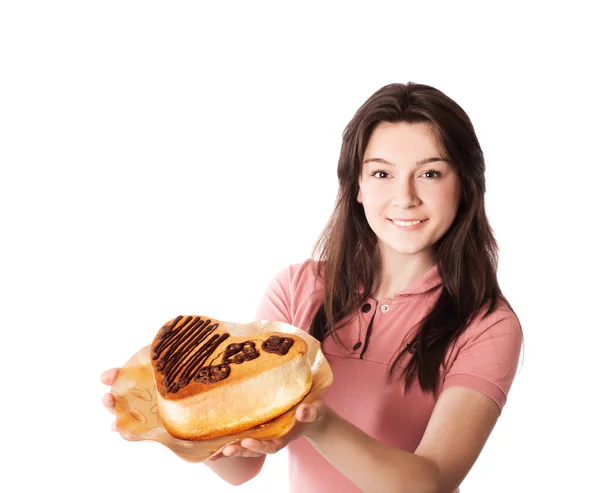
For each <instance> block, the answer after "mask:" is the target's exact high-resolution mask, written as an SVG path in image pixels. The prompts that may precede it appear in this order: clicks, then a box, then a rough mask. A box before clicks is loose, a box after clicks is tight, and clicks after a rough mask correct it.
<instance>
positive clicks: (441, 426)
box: [220, 386, 500, 493]
mask: <svg viewBox="0 0 600 493" xmlns="http://www.w3.org/2000/svg"><path fill="white" fill-rule="evenodd" d="M499 414H500V410H499V407H498V405H497V404H496V403H495V402H494V400H493V399H491V398H490V397H488V396H487V395H485V394H483V393H481V392H479V391H477V390H473V389H470V388H466V387H458V386H455V387H449V388H447V389H446V390H444V391H443V392H442V394H441V395H440V397H439V399H438V402H437V404H436V406H435V408H434V411H433V414H432V415H431V418H430V420H429V423H428V425H427V429H426V430H425V434H424V436H423V439H422V440H421V443H420V444H419V447H418V448H417V450H416V451H415V453H414V454H413V453H409V452H404V451H402V450H398V449H395V448H393V447H390V446H388V445H385V444H383V443H380V442H378V441H377V440H375V439H374V438H372V437H370V436H369V435H367V434H366V433H364V432H363V431H361V430H360V429H358V428H357V427H356V426H354V425H353V424H351V423H349V422H348V421H346V420H344V419H343V418H341V417H340V416H338V415H337V414H336V413H335V412H334V411H333V410H331V409H330V408H329V407H327V406H326V405H325V403H324V402H323V401H322V400H320V399H318V400H317V401H315V402H313V403H312V404H303V405H301V406H300V407H299V408H298V410H297V412H296V418H297V420H298V425H297V428H296V430H294V431H293V432H292V433H290V434H289V435H288V436H286V437H284V438H283V439H280V440H253V439H245V440H243V441H242V442H241V444H239V445H230V446H228V447H226V448H225V449H224V450H223V452H222V454H221V455H220V456H221V457H229V458H231V457H240V456H243V455H245V454H248V453H251V452H255V453H263V454H273V453H276V452H277V451H278V450H280V449H281V448H283V447H284V446H285V445H286V444H287V443H288V442H289V441H290V440H293V439H294V438H295V437H296V436H297V435H298V434H302V435H304V436H305V437H306V438H307V439H308V440H309V441H310V443H311V444H312V445H313V447H314V448H315V449H316V450H317V451H318V452H319V453H320V454H321V455H323V457H325V459H327V460H328V461H329V462H330V463H331V464H332V465H333V466H334V467H336V468H337V469H338V470H339V471H340V472H341V473H342V474H344V475H345V476H346V477H347V478H348V479H350V480H351V481H352V482H353V483H354V484H356V485H357V486H358V487H359V488H360V489H361V490H362V491H364V492H365V493H405V492H406V493H452V492H454V491H455V490H456V488H458V486H459V485H460V483H461V482H462V480H463V479H464V478H465V476H466V475H467V473H468V472H469V470H470V469H471V467H472V466H473V464H474V463H475V460H476V459H477V457H478V456H479V454H480V452H481V450H482V449H483V446H484V444H485V442H486V440H487V438H488V437H489V435H490V433H491V431H492V429H493V428H494V425H495V424H496V421H497V419H498V416H499ZM221 460H222V459H221Z"/></svg>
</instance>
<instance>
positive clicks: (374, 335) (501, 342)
mask: <svg viewBox="0 0 600 493" xmlns="http://www.w3.org/2000/svg"><path fill="white" fill-rule="evenodd" d="M313 267H314V263H313V262H312V261H311V260H307V261H305V262H303V263H301V264H295V265H291V266H289V267H287V268H285V269H284V270H282V271H281V272H280V273H279V274H278V275H277V276H276V277H275V279H273V281H272V282H271V284H270V286H269V287H268V289H267V292H266V294H265V296H264V298H263V300H262V302H261V304H260V306H259V309H258V312H257V316H256V319H257V320H277V321H280V322H285V323H288V324H291V325H294V326H295V327H298V328H300V329H303V330H305V331H308V329H309V327H310V323H311V321H312V318H313V316H314V314H315V312H316V311H317V309H318V307H319V305H320V303H321V300H322V295H323V289H322V283H321V280H320V279H317V278H316V276H315V273H314V269H313ZM441 288H442V282H441V279H440V277H439V274H438V271H437V267H433V268H432V269H431V270H429V271H428V272H427V273H425V274H424V275H423V276H422V277H421V278H420V279H417V280H416V281H415V282H414V283H413V284H412V285H410V286H409V287H408V288H407V289H405V290H404V291H402V292H401V293H399V294H398V295H396V296H394V297H393V298H389V299H383V300H381V301H379V302H378V301H376V300H375V299H373V298H369V299H368V300H367V302H366V303H365V304H364V305H363V307H362V308H361V309H360V310H359V313H358V316H357V317H356V319H355V320H354V321H353V322H351V323H349V324H347V325H346V326H345V327H344V328H342V329H340V330H339V331H338V333H339V335H340V338H341V340H342V341H343V343H344V345H345V346H346V347H347V348H348V349H345V348H344V347H341V346H340V345H338V344H337V343H336V342H335V341H334V340H333V339H332V338H331V337H328V338H326V339H325V341H324V342H323V344H322V349H323V352H324V353H325V356H326V357H327V360H328V361H329V363H330V365H331V369H332V371H333V384H332V385H331V387H329V388H328V389H327V390H325V391H324V392H323V399H324V400H325V402H326V403H327V404H328V405H329V406H330V407H331V408H332V409H334V410H335V411H336V412H337V413H338V414H340V415H341V416H342V417H343V418H345V419H346V420H348V421H350V422H351V423H353V424H354V425H355V426H357V427H358V428H360V429H361V430H363V431H364V432H365V433H367V434H369V435H370V436H372V437H373V438H375V439H377V440H379V441H380V442H383V443H386V444H388V445H390V446H393V447H395V448H398V449H401V450H405V451H408V452H414V451H415V450H416V448H417V446H418V445H419V442H420V440H421V438H422V437H423V434H424V432H425V428H426V427H427V423H428V421H429V418H430V416H431V413H432V411H433V407H434V405H435V399H434V398H433V397H432V396H431V395H430V394H425V393H423V392H422V391H421V390H420V387H419V386H418V385H415V386H413V387H412V388H411V389H410V390H409V391H408V392H407V393H404V392H403V391H402V388H401V384H400V383H399V382H394V383H392V384H388V383H387V381H386V372H387V369H388V365H389V363H390V362H391V361H393V358H394V355H395V353H396V351H397V349H398V348H399V347H400V344H401V343H402V340H403V338H404V336H405V335H406V334H407V332H408V331H409V330H410V329H411V327H412V326H413V325H414V324H415V323H417V322H419V321H420V320H421V319H422V318H423V316H424V315H425V314H426V313H427V311H428V309H429V308H430V307H431V306H432V305H433V304H434V303H435V301H436V299H437V297H438V296H439V294H440V292H441ZM371 321H372V322H373V323H372V326H371V334H370V337H369V339H368V345H367V348H366V350H365V337H366V333H367V329H368V327H369V324H370V322H371ZM520 348H521V331H520V326H519V322H518V319H517V317H516V316H515V314H514V313H513V312H512V311H511V310H510V309H508V307H506V305H505V304H501V305H499V306H498V307H497V308H496V310H495V311H494V313H492V314H491V315H490V316H488V317H487V318H485V319H484V320H482V319H481V317H478V318H476V319H475V320H474V321H473V323H471V324H470V325H469V327H468V328H467V329H466V330H465V332H464V333H463V334H462V335H461V336H460V337H459V339H458V341H457V343H456V344H455V345H454V346H453V347H452V348H451V350H450V351H449V354H448V355H447V358H446V363H447V364H446V368H445V369H442V370H440V371H441V372H442V379H441V385H442V390H443V389H445V388H447V387H451V386H453V385H459V386H464V387H471V388H473V389H477V390H479V391H480V392H483V393H484V394H486V395H488V396H489V397H491V398H492V399H493V400H494V401H495V402H496V403H497V404H498V407H499V408H500V410H501V409H502V408H503V406H504V404H505V402H506V396H507V394H508V391H509V389H510V386H511V384H512V381H513V379H514V376H515V373H516V370H517V366H518V361H519V355H520ZM288 453H289V468H290V491H291V492H292V493H337V492H344V493H355V492H356V493H359V492H360V490H359V489H358V488H357V487H356V486H355V485H354V483H352V482H351V481H350V480H349V479H347V478H346V477H345V476H344V475H342V474H341V473H340V472H338V470H337V469H336V468H335V467H333V466H332V465H331V464H330V463H329V462H328V461H327V460H326V459H324V458H323V456H322V455H321V454H319V453H318V452H317V451H316V450H315V449H314V448H313V447H312V446H311V445H310V443H309V442H308V441H307V440H306V439H305V438H299V439H297V440H295V441H293V442H291V443H290V444H289V445H288Z"/></svg>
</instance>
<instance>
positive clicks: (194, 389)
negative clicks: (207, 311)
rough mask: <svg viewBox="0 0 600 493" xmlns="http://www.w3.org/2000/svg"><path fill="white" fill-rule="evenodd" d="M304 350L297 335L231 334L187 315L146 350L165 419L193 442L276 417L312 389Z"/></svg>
mask: <svg viewBox="0 0 600 493" xmlns="http://www.w3.org/2000/svg"><path fill="white" fill-rule="evenodd" d="M307 350H308V346H307V344H306V341H304V339H302V338H301V337H298V336H296V335H294V334H288V333H282V332H265V333H256V334H253V335H251V336H244V337H239V336H233V335H231V334H230V333H229V332H228V331H227V330H226V328H225V327H224V326H223V324H222V323H221V322H219V321H218V320H214V319H210V318H207V317H202V316H192V315H190V316H179V317H177V318H175V319H173V320H171V321H169V322H167V323H166V324H165V325H163V327H162V328H161V329H160V330H159V332H158V333H157V335H156V337H155V338H154V341H153V342H152V345H151V349H150V359H151V362H152V369H153V374H154V382H155V384H156V390H157V393H156V394H157V407H158V413H159V416H160V418H161V421H162V423H163V425H164V426H165V428H166V429H167V431H168V432H169V433H170V434H171V435H173V436H174V437H176V438H181V439H186V440H198V439H206V438H215V437H219V436H225V435H231V434H234V433H238V432H240V431H243V430H247V429H249V428H252V427H254V426H257V425H259V424H262V423H265V422H267V421H269V420H271V419H273V418H276V417H277V416H280V415H281V414H283V413H284V412H286V411H287V410H289V409H290V408H291V407H293V406H294V405H295V404H297V403H298V402H300V401H301V400H302V398H303V397H304V396H305V395H306V394H307V393H308V391H309V390H310V388H311V385H312V372H311V368H310V361H309V359H308V354H307Z"/></svg>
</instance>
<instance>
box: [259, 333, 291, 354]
mask: <svg viewBox="0 0 600 493" xmlns="http://www.w3.org/2000/svg"><path fill="white" fill-rule="evenodd" d="M292 344H294V339H292V338H290V337H278V336H271V337H269V338H268V339H267V340H266V341H264V342H263V343H262V345H261V349H262V350H263V351H266V352H267V353H275V354H279V355H281V356H283V355H285V354H287V353H288V351H289V350H290V348H291V347H292Z"/></svg>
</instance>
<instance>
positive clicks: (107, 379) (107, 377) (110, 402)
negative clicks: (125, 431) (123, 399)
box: [100, 368, 120, 431]
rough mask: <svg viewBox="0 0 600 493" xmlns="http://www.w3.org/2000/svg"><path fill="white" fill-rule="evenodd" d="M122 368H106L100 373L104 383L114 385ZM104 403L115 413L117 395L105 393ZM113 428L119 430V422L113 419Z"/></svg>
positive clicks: (109, 410)
mask: <svg viewBox="0 0 600 493" xmlns="http://www.w3.org/2000/svg"><path fill="white" fill-rule="evenodd" d="M119 370H120V368H111V369H110V370H106V371H105V372H103V373H102V375H100V381H101V382H102V383H103V384H104V385H112V384H113V382H114V381H115V378H117V375H118V373H119ZM102 404H104V407H105V408H106V409H107V410H108V412H110V413H113V414H115V412H116V411H115V397H114V396H113V395H112V394H111V393H110V392H109V393H106V394H104V397H102ZM112 430H113V431H117V422H116V421H113V423H112Z"/></svg>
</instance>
